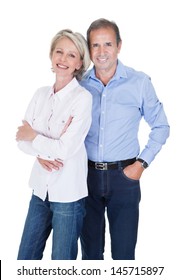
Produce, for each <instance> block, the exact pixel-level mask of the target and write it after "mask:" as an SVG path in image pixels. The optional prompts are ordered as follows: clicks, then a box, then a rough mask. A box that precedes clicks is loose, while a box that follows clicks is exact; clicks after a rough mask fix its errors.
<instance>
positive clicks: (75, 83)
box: [49, 78, 79, 99]
mask: <svg viewBox="0 0 180 280" xmlns="http://www.w3.org/2000/svg"><path fill="white" fill-rule="evenodd" d="M78 85H79V83H78V81H77V79H76V78H73V79H72V80H71V81H70V82H69V83H68V84H67V85H66V86H65V87H63V88H62V89H60V90H59V91H57V92H56V93H54V85H53V86H52V87H51V88H50V91H49V95H50V97H52V96H57V97H58V98H59V99H62V98H63V97H64V96H67V94H70V93H71V92H72V91H73V89H74V88H76V87H77V86H78Z"/></svg>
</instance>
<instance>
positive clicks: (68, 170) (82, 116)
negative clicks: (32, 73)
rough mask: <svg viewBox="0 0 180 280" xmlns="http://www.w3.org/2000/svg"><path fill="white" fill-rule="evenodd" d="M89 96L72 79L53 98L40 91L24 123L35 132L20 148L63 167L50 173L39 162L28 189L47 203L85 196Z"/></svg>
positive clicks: (51, 93)
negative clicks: (55, 160)
mask: <svg viewBox="0 0 180 280" xmlns="http://www.w3.org/2000/svg"><path fill="white" fill-rule="evenodd" d="M91 108H92V96H91V94H90V93H89V92H88V91H87V90H86V89H85V88H83V87H82V86H80V85H79V83H78V81H77V80H76V79H75V78H74V79H73V80H72V81H71V82H70V83H69V84H68V85H66V86H65V87H64V88H63V89H61V90H60V91H58V92H57V93H55V94H54V89H53V87H48V86H47V87H42V88H40V89H38V90H37V91H36V93H35V94H34V96H33V98H32V100H31V102H30V104H29V106H28V108H27V111H26V114H25V120H26V121H27V122H28V123H29V124H30V125H31V126H32V128H33V129H34V130H35V131H36V132H38V135H37V136H36V138H35V139H34V140H33V141H32V142H31V141H19V142H18V146H19V148H20V149H21V150H22V151H23V152H25V153H27V154H30V155H32V156H35V157H39V158H43V159H48V160H54V159H57V160H60V161H62V162H63V164H64V166H63V167H62V168H60V170H58V171H57V170H53V171H52V172H49V171H47V170H45V169H44V168H43V167H42V166H41V165H40V163H39V162H38V160H37V159H36V160H35V163H34V165H33V168H32V172H31V176H30V180H29V185H30V187H31V188H32V189H33V192H34V194H35V195H36V196H38V197H40V198H41V199H43V200H45V198H46V196H47V193H48V197H49V201H53V202H73V201H77V200H79V199H81V198H83V197H85V196H87V154H86V149H85V145H84V140H85V137H86V135H87V133H88V130H89V128H90V125H91Z"/></svg>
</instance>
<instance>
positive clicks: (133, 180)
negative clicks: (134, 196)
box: [120, 167, 139, 182]
mask: <svg viewBox="0 0 180 280" xmlns="http://www.w3.org/2000/svg"><path fill="white" fill-rule="evenodd" d="M124 168H125V167H121V169H120V170H121V173H122V176H123V177H124V178H125V179H126V180H128V181H131V182H139V180H136V179H133V178H130V177H128V176H127V175H126V174H125V173H124Z"/></svg>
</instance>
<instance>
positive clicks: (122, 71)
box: [88, 59, 127, 80]
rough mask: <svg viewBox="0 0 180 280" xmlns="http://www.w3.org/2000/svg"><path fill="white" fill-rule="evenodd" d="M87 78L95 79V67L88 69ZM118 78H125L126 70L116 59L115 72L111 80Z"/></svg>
mask: <svg viewBox="0 0 180 280" xmlns="http://www.w3.org/2000/svg"><path fill="white" fill-rule="evenodd" d="M88 78H92V79H97V77H96V75H95V67H94V66H93V68H92V69H91V70H89V72H88ZM120 78H127V72H126V67H125V66H124V64H123V63H122V62H121V61H120V60H119V59H118V60H117V68H116V72H115V74H114V76H113V78H112V80H119V79H120Z"/></svg>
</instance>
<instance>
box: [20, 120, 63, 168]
mask: <svg viewBox="0 0 180 280" xmlns="http://www.w3.org/2000/svg"><path fill="white" fill-rule="evenodd" d="M36 136H37V132H36V131H35V130H34V129H33V128H32V127H31V126H30V125H29V124H28V122H26V121H23V124H22V126H19V127H18V131H17V133H16V141H20V140H23V141H33V140H34V139H35V137H36ZM37 159H38V161H39V163H40V164H41V166H42V167H43V168H44V169H46V170H47V171H50V172H51V171H52V170H53V169H55V170H59V169H60V168H61V167H63V163H62V162H60V161H57V160H53V161H51V160H45V159H41V158H37Z"/></svg>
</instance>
